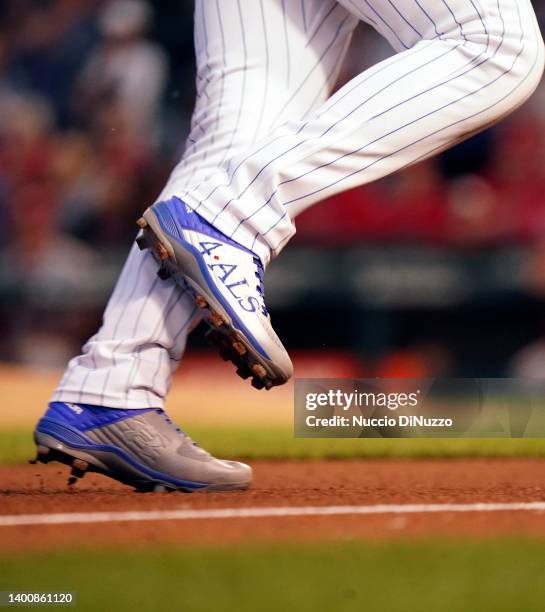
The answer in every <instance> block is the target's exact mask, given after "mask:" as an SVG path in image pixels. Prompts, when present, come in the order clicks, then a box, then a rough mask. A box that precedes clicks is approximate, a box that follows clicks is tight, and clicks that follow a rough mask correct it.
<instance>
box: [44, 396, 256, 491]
mask: <svg viewBox="0 0 545 612" xmlns="http://www.w3.org/2000/svg"><path fill="white" fill-rule="evenodd" d="M34 441H35V442H36V446H37V448H38V454H37V457H36V459H35V460H34V461H32V463H36V462H37V461H39V462H41V463H49V462H50V461H60V462H61V463H65V464H66V465H69V466H71V467H72V475H71V478H70V479H69V481H68V482H69V484H73V483H74V482H76V480H77V479H78V478H81V477H82V476H83V475H84V474H85V472H99V473H101V474H104V475H106V476H109V477H110V478H113V479H114V480H118V481H119V482H122V483H124V484H127V485H130V486H132V487H135V488H136V489H138V490H139V491H158V492H163V491H174V490H177V491H186V492H190V491H233V490H236V489H247V488H248V486H249V485H250V482H251V480H252V468H251V467H250V466H248V465H245V464H244V463H238V462H237V461H222V460H220V459H216V458H214V457H212V455H210V454H209V453H207V452H206V451H205V450H204V449H202V448H201V447H200V446H198V445H197V444H195V442H193V440H192V439H191V438H190V437H189V436H188V435H187V434H185V433H184V432H183V431H181V430H180V429H179V428H178V427H177V426H176V425H175V424H174V423H173V422H172V421H171V420H170V418H169V417H168V415H167V414H166V413H165V412H164V411H163V410H161V409H159V408H145V409H142V410H121V409H114V408H102V407H99V406H89V405H86V404H69V403H64V402H53V403H51V404H49V407H48V409H47V411H46V413H45V415H44V416H43V417H42V418H41V419H40V421H39V422H38V425H37V426H36V429H35V430H34Z"/></svg>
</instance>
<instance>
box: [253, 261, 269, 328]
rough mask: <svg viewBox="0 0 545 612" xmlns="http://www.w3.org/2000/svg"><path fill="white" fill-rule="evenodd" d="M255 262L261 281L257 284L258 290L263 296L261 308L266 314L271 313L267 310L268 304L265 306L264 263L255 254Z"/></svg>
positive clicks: (258, 278)
mask: <svg viewBox="0 0 545 612" xmlns="http://www.w3.org/2000/svg"><path fill="white" fill-rule="evenodd" d="M253 260H254V264H255V266H256V268H257V269H256V271H255V277H256V278H257V280H258V281H259V284H258V285H257V286H256V289H257V292H258V293H259V295H260V296H261V310H262V312H263V314H264V315H265V316H268V315H269V312H268V310H267V306H265V269H264V268H263V264H262V263H261V259H259V257H257V256H255V257H254V258H253Z"/></svg>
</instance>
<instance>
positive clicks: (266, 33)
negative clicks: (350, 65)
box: [139, 0, 358, 388]
mask: <svg viewBox="0 0 545 612" xmlns="http://www.w3.org/2000/svg"><path fill="white" fill-rule="evenodd" d="M206 4H207V6H208V4H209V3H206ZM198 6H202V4H200V3H199V4H198ZM212 6H213V4H212ZM222 6H226V5H224V4H222ZM357 22H358V19H357V17H355V16H354V15H352V14H351V13H349V12H348V11H347V10H346V9H345V8H344V7H342V6H341V5H340V4H338V3H337V2H336V1H332V0H329V1H326V2H324V1H321V2H318V1H317V0H312V1H310V0H305V2H297V3H293V2H285V1H284V0H269V1H268V2H259V3H256V2H254V3H250V2H235V1H231V2H230V3H229V9H227V12H226V14H225V15H224V19H223V21H222V22H220V23H219V24H218V29H219V31H220V34H221V31H222V27H225V25H226V24H228V27H229V29H230V30H233V31H236V32H237V34H238V37H239V39H240V40H241V41H242V43H243V52H242V53H237V54H234V55H232V57H231V56H230V54H229V50H230V47H229V45H225V44H224V42H223V40H222V38H221V36H219V37H215V38H214V44H208V45H207V51H206V53H204V54H203V55H202V56H201V58H200V66H199V68H201V67H207V66H209V65H211V66H212V71H211V72H212V74H213V75H214V74H216V75H218V74H220V75H221V72H222V71H223V70H225V69H226V68H225V66H226V65H227V71H228V72H231V71H233V70H234V71H235V74H236V76H237V79H238V80H237V81H236V85H233V86H232V87H230V88H229V96H228V97H227V96H225V95H224V96H221V95H219V96H218V97H217V98H216V99H215V100H216V104H217V106H214V105H211V104H210V103H209V102H207V103H206V104H205V105H203V107H202V113H201V114H200V115H198V116H197V119H198V121H199V122H201V123H203V124H206V123H208V124H215V122H216V121H217V120H218V119H217V118H218V117H221V116H222V115H223V114H224V113H227V114H228V115H229V116H231V117H232V118H233V122H231V123H230V124H226V129H228V130H229V135H230V138H232V137H233V134H234V133H238V137H239V143H240V142H242V143H244V142H248V141H249V142H255V141H256V140H257V139H259V136H260V133H261V134H265V133H268V132H269V131H270V129H271V127H274V126H275V125H278V124H281V123H284V122H285V121H286V120H288V119H289V118H296V119H297V120H302V119H303V118H304V117H305V116H307V115H309V114H311V113H312V112H313V111H314V110H315V108H317V107H319V106H320V105H321V103H323V101H324V100H325V99H326V98H327V96H328V94H329V92H330V90H331V87H332V85H333V84H334V81H335V78H336V76H337V72H338V70H339V67H340V65H341V60H342V57H343V56H344V53H345V51H346V49H347V46H348V43H349V40H350V34H351V33H352V31H353V29H354V27H355V25H356V24H357ZM248 24H249V25H250V26H251V27H250V28H248ZM279 33H281V38H280V41H279V39H278V37H279ZM208 40H209V41H210V38H208ZM279 42H280V44H279ZM225 56H227V60H226V59H225ZM259 62H261V63H259ZM256 66H257V68H256ZM249 73H251V75H252V82H251V83H250V82H249V81H248V74H249ZM198 82H199V83H200V91H199V94H200V96H201V99H202V98H203V97H204V96H205V95H206V93H207V81H206V79H203V78H202V75H201V76H200V78H199V80H198ZM219 83H220V84H221V83H222V79H221V78H220V79H219ZM246 122H247V125H246ZM245 134H246V136H245V137H244V135H245ZM241 137H242V140H240V138H241ZM208 144H209V145H210V147H214V146H215V142H214V141H213V137H212V139H211V141H210V142H209V143H208ZM247 148H248V147H247V146H246V147H245V148H244V150H247ZM231 150H232V146H231V143H230V142H229V151H231ZM240 151H241V152H240V153H239V154H243V153H242V149H241V150H240ZM195 155H196V156H198V152H196V153H195ZM236 157H237V156H236V155H235V156H230V155H227V156H225V159H224V160H222V161H223V163H222V164H221V166H220V168H219V170H220V171H223V170H222V169H223V168H224V169H225V171H229V167H230V160H231V159H233V158H235V159H236ZM184 168H185V166H184V163H183V162H182V164H181V165H180V167H179V169H175V171H174V172H173V175H172V177H171V180H170V181H169V184H168V185H167V187H166V188H165V190H164V191H163V193H162V194H161V198H160V201H159V202H158V203H157V204H156V205H154V206H153V207H152V209H153V210H152V209H148V211H146V213H145V214H144V217H145V218H144V219H142V220H141V227H142V228H143V229H144V230H145V231H144V234H143V235H142V236H141V238H140V239H139V245H140V246H141V248H144V249H145V248H150V249H152V250H153V251H154V252H155V253H156V256H157V257H158V258H159V259H160V260H161V266H162V274H163V275H171V276H174V277H175V278H176V279H177V281H179V282H180V283H184V282H188V283H192V282H193V281H192V279H191V278H188V277H187V275H182V274H179V270H178V264H179V262H180V261H182V260H183V259H184V258H186V256H187V259H188V261H190V262H191V261H193V263H194V264H195V270H194V271H195V274H196V275H202V274H208V272H207V268H206V265H204V266H201V264H197V262H196V260H195V258H193V256H192V255H190V252H194V251H195V249H197V250H200V251H202V252H203V253H204V255H205V256H206V257H208V258H209V259H210V262H209V263H210V266H211V269H213V270H214V273H215V274H216V275H217V279H218V282H217V284H216V285H215V286H213V285H214V281H211V284H209V285H207V287H204V286H203V283H201V285H199V287H200V288H202V289H203V291H200V288H199V292H197V288H198V287H197V286H196V284H192V285H191V287H190V288H191V291H193V292H194V294H195V299H196V303H198V304H199V306H200V307H201V308H202V309H203V311H205V313H206V314H205V319H206V320H207V322H208V323H209V324H210V326H211V327H212V328H213V329H212V331H211V333H210V336H209V337H210V339H211V340H212V341H213V342H214V343H215V344H217V345H218V347H219V349H220V354H221V355H222V357H224V358H226V359H230V360H231V361H233V362H234V363H235V365H236V366H237V372H238V374H239V375H240V376H242V377H244V378H248V377H252V379H253V380H252V384H254V385H255V386H257V387H258V388H262V387H267V388H268V387H270V386H272V385H274V384H282V383H283V382H285V381H286V380H287V378H289V376H290V375H291V371H292V366H291V361H290V359H289V356H288V355H287V352H286V351H285V349H284V348H283V346H282V344H281V342H280V340H279V339H278V338H277V336H276V334H275V333H274V331H273V329H272V327H271V325H270V320H269V316H268V313H267V311H266V308H265V306H264V304H263V295H262V282H261V278H262V274H263V269H262V266H261V262H260V261H259V260H258V259H257V258H256V257H255V254H254V253H252V252H250V251H248V250H247V249H241V248H239V246H238V245H237V244H236V243H233V242H230V243H229V242H225V241H222V240H221V236H220V241H219V242H218V235H217V232H214V228H211V227H210V226H207V225H206V224H203V223H201V222H200V221H199V218H198V217H197V216H195V215H192V214H191V212H190V211H188V210H187V209H186V208H184V206H183V203H182V201H181V200H180V199H179V198H180V196H181V197H182V198H183V197H184V194H185V193H190V192H192V190H193V187H192V185H194V184H197V183H201V182H203V183H207V182H208V177H205V178H204V179H199V178H198V177H195V176H194V175H193V176H192V181H191V184H190V185H189V187H188V185H187V181H186V180H185V179H184V178H183V173H184ZM214 170H215V172H213V173H212V174H210V173H209V176H212V177H213V176H215V175H216V174H217V170H218V168H217V167H216V168H215V169H214ZM179 172H180V173H181V174H182V180H180V178H179V175H178V173H179ZM172 196H176V198H174V199H173V198H172ZM165 202H170V204H165ZM185 230H187V231H185ZM164 232H167V233H172V234H173V235H172V238H173V241H172V242H170V241H169V240H168V238H167V237H166V234H165V233H164ZM180 241H181V242H183V243H184V244H183V245H182V247H180V246H179V245H180ZM190 243H191V246H189V248H188V249H186V248H185V245H190ZM179 248H181V249H182V250H181V251H179V252H178V253H177V255H174V252H175V251H176V249H179ZM199 255H200V254H199ZM203 271H204V272H203ZM256 277H257V278H256ZM248 312H251V313H252V314H253V315H254V316H252V317H251V318H250V319H248V320H247V321H246V322H245V323H242V318H244V317H245V314H247V313H248Z"/></svg>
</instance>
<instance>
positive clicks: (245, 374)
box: [237, 366, 252, 380]
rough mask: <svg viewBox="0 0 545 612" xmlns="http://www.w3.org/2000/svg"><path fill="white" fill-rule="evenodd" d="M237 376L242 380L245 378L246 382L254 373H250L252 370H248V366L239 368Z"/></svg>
mask: <svg viewBox="0 0 545 612" xmlns="http://www.w3.org/2000/svg"><path fill="white" fill-rule="evenodd" d="M237 374H238V375H239V376H240V378H243V379H244V380H246V379H247V378H250V376H251V375H252V373H251V372H250V369H249V368H247V367H246V366H240V367H238V368H237Z"/></svg>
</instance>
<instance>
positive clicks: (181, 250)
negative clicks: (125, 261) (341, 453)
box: [137, 198, 293, 389]
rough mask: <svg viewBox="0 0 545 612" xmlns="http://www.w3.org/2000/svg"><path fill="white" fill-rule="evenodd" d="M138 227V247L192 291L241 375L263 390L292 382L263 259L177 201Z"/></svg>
mask: <svg viewBox="0 0 545 612" xmlns="http://www.w3.org/2000/svg"><path fill="white" fill-rule="evenodd" d="M138 225H139V227H140V229H141V231H140V234H139V236H138V238H137V244H138V246H139V247H140V248H141V249H150V250H151V252H152V253H153V255H154V256H155V258H156V259H157V261H158V263H159V266H160V267H159V271H158V274H159V276H160V277H161V278H163V279H166V278H172V279H174V281H176V282H177V283H179V284H180V285H181V286H183V287H185V288H186V289H188V290H189V291H190V292H191V293H192V295H193V297H194V299H195V303H196V304H197V306H199V307H200V308H201V309H202V311H203V315H204V319H205V321H206V322H207V324H208V325H209V326H210V331H209V332H208V334H207V336H208V339H209V340H210V341H211V343H212V344H214V345H216V346H217V347H218V349H219V353H220V356H221V357H222V358H223V359H224V360H226V361H232V362H233V363H234V364H235V366H236V367H237V374H239V376H241V377H242V378H250V377H251V378H252V385H253V386H254V387H256V388H258V389H262V388H265V389H270V388H271V387H273V386H276V385H282V384H284V383H285V382H287V380H288V379H289V378H290V377H291V375H292V374H293V366H292V363H291V360H290V358H289V355H288V353H287V352H286V350H285V348H284V347H283V346H282V343H281V342H280V340H279V338H278V336H277V335H276V333H275V332H274V330H273V328H272V325H271V320H270V316H269V313H268V311H267V308H266V306H265V300H264V291H263V266H262V264H261V260H260V259H259V257H257V255H255V253H253V252H252V251H249V250H248V249H246V248H244V247H243V246H241V245H240V244H238V243H237V242H235V241H234V240H231V239H230V238H228V237H227V236H225V235H224V234H222V233H221V232H219V231H218V230H217V229H216V228H214V227H213V226H212V225H210V224H209V223H208V222H207V221H206V220H205V219H203V218H202V217H201V216H200V215H199V214H198V213H196V212H193V211H192V210H191V209H190V208H189V207H187V206H186V204H184V202H182V201H181V200H180V199H178V198H171V199H170V200H168V201H165V202H157V203H156V204H154V205H153V206H151V207H150V208H148V209H147V210H146V212H145V213H144V215H143V216H142V217H141V218H140V219H139V220H138Z"/></svg>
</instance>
